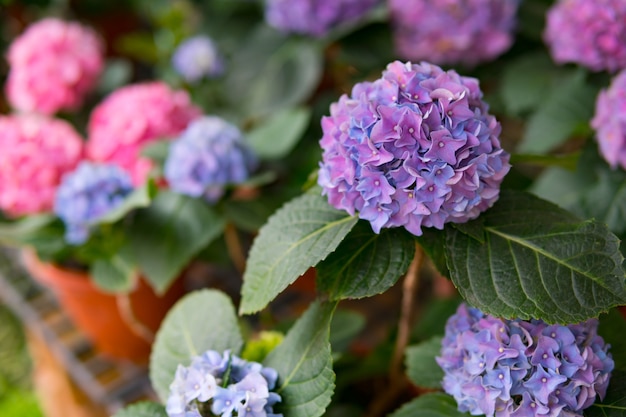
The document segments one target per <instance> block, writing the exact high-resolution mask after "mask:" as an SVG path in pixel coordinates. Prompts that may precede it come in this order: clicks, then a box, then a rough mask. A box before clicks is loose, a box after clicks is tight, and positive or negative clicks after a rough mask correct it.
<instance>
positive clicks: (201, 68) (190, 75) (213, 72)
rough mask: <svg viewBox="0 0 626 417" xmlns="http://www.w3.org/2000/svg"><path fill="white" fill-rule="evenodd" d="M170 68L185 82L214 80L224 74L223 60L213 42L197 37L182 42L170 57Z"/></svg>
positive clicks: (203, 37) (200, 36)
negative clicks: (204, 79)
mask: <svg viewBox="0 0 626 417" xmlns="http://www.w3.org/2000/svg"><path fill="white" fill-rule="evenodd" d="M172 67H173V68H174V70H175V71H176V72H177V73H178V74H180V75H181V76H182V77H183V78H184V79H185V80H186V81H187V82H189V83H196V82H198V81H200V80H201V79H203V78H215V77H219V76H220V75H222V74H223V73H224V60H223V58H222V56H221V55H220V53H219V52H218V50H217V47H216V45H215V43H214V42H213V40H212V39H211V38H209V37H208V36H203V35H198V36H193V37H191V38H188V39H186V40H184V41H183V42H182V43H181V44H180V45H178V47H177V48H176V50H175V51H174V54H173V55H172Z"/></svg>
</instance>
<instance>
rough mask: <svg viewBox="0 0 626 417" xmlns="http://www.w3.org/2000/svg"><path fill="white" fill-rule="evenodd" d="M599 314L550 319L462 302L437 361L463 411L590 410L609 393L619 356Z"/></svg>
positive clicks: (513, 415) (528, 415)
mask: <svg viewBox="0 0 626 417" xmlns="http://www.w3.org/2000/svg"><path fill="white" fill-rule="evenodd" d="M597 330H598V320H597V319H590V320H588V321H585V322H582V323H578V324H570V325H548V324H546V323H545V322H543V321H541V320H530V321H525V320H520V319H514V320H506V319H500V318H496V317H494V316H490V315H487V314H484V313H483V312H481V311H480V310H478V309H476V308H473V307H469V306H467V305H466V304H461V305H460V306H459V308H458V309H457V311H456V314H454V315H453V316H452V317H450V318H449V319H448V322H447V324H446V330H445V336H444V338H443V341H442V348H441V355H440V356H438V357H437V358H436V360H437V363H438V364H439V366H441V368H442V369H443V370H444V373H445V376H444V379H443V388H444V390H445V391H446V392H447V393H448V394H450V395H452V396H453V397H454V398H455V400H456V401H457V404H458V409H459V411H462V412H470V414H472V415H479V414H484V415H486V416H487V417H494V416H495V417H509V416H510V417H534V416H562V417H582V411H583V410H584V409H585V408H587V407H589V406H590V405H592V404H593V403H594V401H595V400H596V397H599V398H600V399H602V398H603V397H604V395H605V394H606V390H607V387H608V384H609V378H610V374H611V371H612V370H613V368H614V362H613V359H612V357H611V354H610V353H608V349H609V347H610V346H609V345H607V344H605V343H604V340H603V339H602V337H601V336H599V335H598V334H597Z"/></svg>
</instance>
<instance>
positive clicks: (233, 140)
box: [165, 116, 257, 203]
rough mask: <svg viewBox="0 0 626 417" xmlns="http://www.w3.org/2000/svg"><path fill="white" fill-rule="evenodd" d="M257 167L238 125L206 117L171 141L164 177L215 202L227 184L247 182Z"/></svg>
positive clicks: (187, 192) (176, 186)
mask: <svg viewBox="0 0 626 417" xmlns="http://www.w3.org/2000/svg"><path fill="white" fill-rule="evenodd" d="M256 166H257V158H256V157H255V155H254V154H253V153H252V150H251V149H250V148H249V147H248V146H247V144H246V143H245V142H244V139H243V136H242V134H241V132H240V131H239V129H238V128H237V127H236V126H234V125H232V124H230V123H228V122H226V121H225V120H223V119H221V118H219V117H215V116H205V117H201V118H199V119H196V120H194V121H193V122H191V123H190V124H189V126H188V127H187V129H186V130H185V131H184V132H183V133H182V134H181V136H180V137H179V138H178V139H176V140H175V141H173V142H172V144H171V146H170V151H169V154H168V157H167V159H166V161H165V178H166V180H167V182H168V183H169V186H170V188H171V189H172V190H174V191H176V192H178V193H181V194H185V195H189V196H192V197H202V198H204V199H205V200H206V201H208V202H209V203H214V202H216V201H217V200H218V199H219V198H220V197H221V196H222V195H223V194H224V190H225V188H226V187H227V186H228V185H232V184H240V183H242V182H244V181H246V180H247V179H248V178H249V176H250V173H251V172H252V171H254V169H255V168H256Z"/></svg>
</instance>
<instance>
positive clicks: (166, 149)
mask: <svg viewBox="0 0 626 417" xmlns="http://www.w3.org/2000/svg"><path fill="white" fill-rule="evenodd" d="M171 144H172V138H166V139H160V140H153V141H150V142H148V143H147V144H146V145H145V146H143V147H142V148H141V156H145V157H148V158H150V159H152V160H153V161H155V162H157V163H159V164H161V165H162V164H164V163H165V160H166V159H167V156H168V155H169V153H170V145H171Z"/></svg>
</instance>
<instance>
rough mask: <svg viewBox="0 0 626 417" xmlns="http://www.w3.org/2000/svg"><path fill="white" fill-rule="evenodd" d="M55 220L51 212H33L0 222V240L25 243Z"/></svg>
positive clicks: (14, 243) (19, 243) (17, 243)
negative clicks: (13, 219)
mask: <svg viewBox="0 0 626 417" xmlns="http://www.w3.org/2000/svg"><path fill="white" fill-rule="evenodd" d="M55 220H56V218H55V217H54V216H53V215H51V214H35V215H32V216H28V217H24V218H22V219H19V220H16V221H12V222H10V223H5V222H0V242H2V243H4V244H9V245H21V244H24V243H27V242H28V241H29V240H30V239H32V238H33V237H36V236H37V235H38V234H39V232H40V231H41V230H42V229H45V228H47V227H48V226H50V225H51V224H52V223H53V222H54V221H55Z"/></svg>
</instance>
